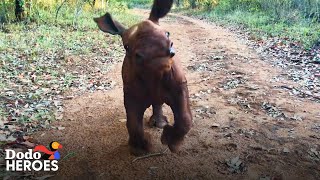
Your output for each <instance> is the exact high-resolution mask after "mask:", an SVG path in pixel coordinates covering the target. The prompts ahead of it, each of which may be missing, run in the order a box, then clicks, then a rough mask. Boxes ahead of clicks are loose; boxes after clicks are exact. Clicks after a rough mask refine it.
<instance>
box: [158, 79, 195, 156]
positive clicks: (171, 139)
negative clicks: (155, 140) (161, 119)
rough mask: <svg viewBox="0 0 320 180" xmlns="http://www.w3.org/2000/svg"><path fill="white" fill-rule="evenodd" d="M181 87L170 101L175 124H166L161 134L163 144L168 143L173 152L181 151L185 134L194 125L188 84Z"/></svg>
mask: <svg viewBox="0 0 320 180" xmlns="http://www.w3.org/2000/svg"><path fill="white" fill-rule="evenodd" d="M180 88H181V89H178V90H176V91H175V93H174V94H173V95H172V100H171V103H170V107H171V109H172V111H173V114H174V125H173V126H170V125H166V126H165V127H164V128H163V133H162V136H161V142H162V144H167V145H168V147H169V149H170V150H171V151H172V152H177V151H179V147H180V145H181V144H182V142H183V140H184V137H185V135H186V134H187V133H188V132H189V130H190V129H191V126H192V115H191V111H190V104H189V92H188V88H187V84H182V85H181V86H180Z"/></svg>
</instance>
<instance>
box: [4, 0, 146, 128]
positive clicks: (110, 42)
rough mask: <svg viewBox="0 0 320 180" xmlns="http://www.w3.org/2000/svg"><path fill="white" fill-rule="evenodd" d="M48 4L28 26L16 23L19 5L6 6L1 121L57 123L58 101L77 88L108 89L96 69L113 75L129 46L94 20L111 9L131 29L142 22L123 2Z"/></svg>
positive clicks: (30, 17)
mask: <svg viewBox="0 0 320 180" xmlns="http://www.w3.org/2000/svg"><path fill="white" fill-rule="evenodd" d="M3 2H4V1H1V2H0V4H1V3H2V5H3V4H4V3H3ZM6 2H9V1H6ZM34 2H35V1H34ZM46 2H47V4H46V3H41V1H40V0H38V3H37V6H33V9H32V13H33V14H29V15H28V16H27V18H26V19H25V20H24V21H22V22H14V19H15V17H14V5H13V6H12V7H11V6H9V5H8V4H9V3H8V4H6V6H2V5H0V8H2V9H3V8H7V9H8V11H7V12H8V15H7V17H6V21H2V24H1V25H2V26H1V28H0V102H1V103H0V120H2V118H4V119H8V118H9V117H10V118H11V117H12V118H13V119H14V120H17V121H18V122H21V123H26V122H28V121H33V120H41V121H52V120H54V119H58V118H57V117H59V116H60V113H61V112H60V111H59V110H60V108H61V107H60V105H57V99H58V98H57V97H58V96H60V95H61V94H62V93H64V92H69V91H70V89H71V88H77V90H79V89H80V90H79V91H85V90H88V89H87V86H88V85H90V83H92V82H99V87H100V86H101V87H104V86H107V85H108V83H110V82H109V81H108V79H107V76H105V75H104V74H101V76H97V75H95V73H96V69H99V70H101V72H106V71H108V70H109V68H110V67H109V66H110V65H111V63H110V62H109V61H111V62H112V61H114V57H119V56H122V53H123V48H122V46H121V41H120V38H119V37H117V36H109V35H106V34H105V33H102V32H100V31H99V30H98V27H97V25H96V24H95V22H94V21H93V18H94V17H99V16H101V15H103V14H104V13H105V12H106V11H107V10H108V11H109V12H111V14H112V15H113V16H114V18H115V19H117V20H119V21H120V22H121V23H123V24H124V25H126V26H130V25H133V24H135V23H137V22H138V21H139V20H140V19H141V18H140V17H139V16H136V15H133V14H131V13H130V12H129V11H127V6H126V4H125V2H122V1H119V2H118V1H114V2H113V3H109V4H108V6H107V7H105V6H106V5H107V3H105V4H104V6H101V5H99V4H96V5H95V7H94V8H93V7H92V6H91V4H89V3H87V2H86V1H73V2H75V3H76V4H73V3H72V2H71V1H69V2H68V3H67V4H64V5H63V6H61V4H62V2H63V1H56V0H54V1H46ZM49 2H52V4H50V3H49ZM97 2H101V1H97ZM7 5H8V6H7ZM60 6H61V8H60V12H59V13H58V18H57V19H56V12H57V9H58V8H59V7H60ZM12 8H13V9H12ZM9 9H11V10H10V11H9ZM12 10H13V12H12ZM1 13H2V14H5V13H3V11H1ZM26 13H30V11H27V12H26ZM74 57H75V58H74ZM73 59H76V60H73ZM70 61H72V62H70ZM103 78H106V79H103ZM92 86H93V85H92ZM82 88H84V90H82ZM8 104H13V105H12V106H7V105H8Z"/></svg>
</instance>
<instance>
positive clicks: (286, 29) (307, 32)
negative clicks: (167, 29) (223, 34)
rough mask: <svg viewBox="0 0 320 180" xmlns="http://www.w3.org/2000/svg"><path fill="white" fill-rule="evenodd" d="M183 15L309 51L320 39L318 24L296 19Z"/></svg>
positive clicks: (250, 14) (237, 13) (260, 15)
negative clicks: (298, 43) (286, 42)
mask: <svg viewBox="0 0 320 180" xmlns="http://www.w3.org/2000/svg"><path fill="white" fill-rule="evenodd" d="M179 11H180V12H182V13H183V14H186V15H189V16H195V17H200V18H205V19H208V20H209V21H212V22H217V23H219V24H222V25H237V26H242V27H245V28H247V29H248V30H249V31H250V32H252V34H253V35H254V36H255V37H256V38H258V39H259V38H266V37H275V36H276V37H281V38H286V39H290V40H292V41H296V42H300V43H301V45H302V46H303V47H304V48H306V49H310V48H311V47H312V46H313V45H314V44H316V43H317V42H319V39H320V23H316V22H312V21H311V20H308V19H304V18H298V17H297V19H296V20H288V19H283V20H277V19H276V18H274V17H272V16H271V15H268V14H266V13H263V12H248V11H241V10H235V11H230V12H228V13H225V12H220V11H215V10H213V11H205V10H190V9H184V10H179Z"/></svg>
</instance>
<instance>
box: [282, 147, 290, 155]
mask: <svg viewBox="0 0 320 180" xmlns="http://www.w3.org/2000/svg"><path fill="white" fill-rule="evenodd" d="M282 152H283V153H285V154H287V153H289V152H290V150H289V149H288V148H283V151H282Z"/></svg>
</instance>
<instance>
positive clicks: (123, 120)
mask: <svg viewBox="0 0 320 180" xmlns="http://www.w3.org/2000/svg"><path fill="white" fill-rule="evenodd" d="M119 122H122V123H124V122H127V119H120V120H119Z"/></svg>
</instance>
